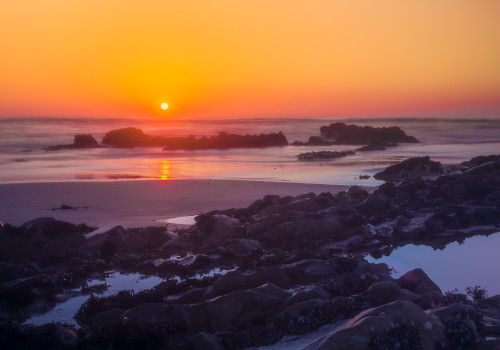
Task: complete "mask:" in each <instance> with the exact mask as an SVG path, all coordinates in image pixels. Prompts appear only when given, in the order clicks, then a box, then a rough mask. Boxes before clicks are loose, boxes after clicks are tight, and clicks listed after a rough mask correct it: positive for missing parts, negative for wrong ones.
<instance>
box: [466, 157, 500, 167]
mask: <svg viewBox="0 0 500 350" xmlns="http://www.w3.org/2000/svg"><path fill="white" fill-rule="evenodd" d="M489 162H500V154H497V155H489V156H477V157H474V158H472V159H470V160H468V161H465V162H463V163H461V164H460V165H463V166H466V167H467V168H474V167H476V166H479V165H483V164H485V163H489Z"/></svg>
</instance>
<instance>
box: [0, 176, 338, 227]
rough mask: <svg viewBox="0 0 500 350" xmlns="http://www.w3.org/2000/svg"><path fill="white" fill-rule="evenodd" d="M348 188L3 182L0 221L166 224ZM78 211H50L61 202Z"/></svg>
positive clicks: (192, 182) (221, 183)
mask: <svg viewBox="0 0 500 350" xmlns="http://www.w3.org/2000/svg"><path fill="white" fill-rule="evenodd" d="M346 189H347V186H337V185H316V184H302V183H283V182H262V181H237V180H168V181H154V180H150V181H148V180H137V181H101V182H97V181H95V182H93V181H88V182H87V181H81V182H47V183H17V184H0V221H2V222H3V223H9V224H12V225H16V226H17V225H20V224H22V223H24V222H26V221H28V220H31V219H34V218H38V217H54V218H56V219H59V220H63V221H68V222H72V223H75V224H78V223H86V224H88V225H94V226H97V227H100V228H107V227H112V226H115V225H122V226H126V227H140V226H153V225H154V226H155V225H164V224H165V222H164V221H159V220H165V219H168V218H173V217H178V216H186V215H196V214H200V213H203V212H209V211H212V210H216V209H229V208H240V207H246V206H248V205H250V204H251V203H252V202H253V201H255V200H257V199H260V198H262V197H263V196H265V195H267V194H276V195H280V196H286V195H291V196H296V195H300V194H303V193H308V192H314V193H316V194H319V193H321V192H332V193H337V192H339V191H344V190H346ZM63 204H64V205H68V206H72V207H79V208H78V209H76V210H72V209H69V210H52V208H59V207H61V205H63Z"/></svg>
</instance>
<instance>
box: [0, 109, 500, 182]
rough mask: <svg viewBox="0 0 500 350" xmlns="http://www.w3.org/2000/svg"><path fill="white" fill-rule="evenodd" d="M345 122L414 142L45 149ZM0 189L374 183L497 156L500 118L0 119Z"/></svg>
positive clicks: (313, 130)
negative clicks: (397, 171) (20, 185)
mask: <svg viewBox="0 0 500 350" xmlns="http://www.w3.org/2000/svg"><path fill="white" fill-rule="evenodd" d="M333 122H346V123H350V124H357V125H370V126H374V127H382V126H399V127H401V128H402V129H403V130H404V131H405V132H406V133H407V134H408V135H411V136H415V137H417V138H418V139H419V140H420V141H421V142H420V143H418V144H401V145H400V146H398V147H394V148H389V149H387V150H385V151H374V152H357V153H356V154H354V155H351V156H347V157H344V158H338V159H331V160H319V161H298V160H297V155H298V154H300V153H303V152H310V151H323V150H348V149H355V148H357V147H359V146H352V145H350V146H349V145H339V146H284V147H269V148H240V149H227V150H195V151H193V150H191V151H183V150H179V151H163V150H162V148H161V147H136V148H133V149H124V148H110V147H106V148H96V149H68V150H60V151H45V150H44V148H45V147H48V146H53V145H58V144H71V143H72V142H73V137H74V135H77V134H92V135H93V136H94V137H95V138H96V139H97V140H98V141H99V142H100V141H101V140H102V138H103V137H104V135H105V134H106V132H108V131H110V130H114V129H119V128H125V127H137V128H140V129H142V130H143V131H144V132H145V133H146V134H150V135H161V136H188V135H190V134H192V135H195V136H196V137H201V136H212V135H216V134H217V133H218V132H220V131H224V132H228V133H236V134H260V133H272V132H279V131H282V132H283V133H284V134H285V136H286V137H287V139H288V141H289V142H290V143H291V142H293V141H296V140H298V141H306V140H307V139H308V138H309V137H310V136H319V134H320V133H319V129H320V127H321V126H323V125H329V124H330V123H333ZM0 132H1V137H0V183H11V182H41V181H43V182H47V181H88V180H94V181H96V180H97V181H100V180H127V179H157V180H170V179H185V178H210V179H233V180H238V179H240V180H261V181H283V182H301V183H320V184H340V185H354V184H358V185H359V184H362V185H378V184H380V183H381V182H379V181H377V180H374V179H373V178H371V179H369V180H359V176H360V175H373V174H374V173H375V172H377V171H379V170H381V169H383V168H385V167H387V166H388V165H390V164H393V163H395V162H398V161H401V160H404V159H406V158H408V157H414V156H424V155H429V156H430V157H431V158H432V159H434V160H438V161H441V162H443V163H445V164H447V163H458V162H462V161H464V160H467V159H470V158H471V157H474V156H477V155H488V154H496V153H500V119H446V118H433V119H430V118H427V119H425V118H366V119H359V118H358V119H352V118H351V119H338V118H337V119H335V118H302V119H299V118H295V119H272V118H268V119H263V118H261V119H213V118H211V119H208V118H205V119H169V120H148V119H139V118H135V119H134V118H128V119H116V118H42V117H39V118H5V117H3V118H0Z"/></svg>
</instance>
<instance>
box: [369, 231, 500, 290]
mask: <svg viewBox="0 0 500 350" xmlns="http://www.w3.org/2000/svg"><path fill="white" fill-rule="evenodd" d="M367 260H368V261H369V262H375V263H381V262H382V263H386V264H387V265H389V267H393V268H394V269H395V272H394V273H393V277H399V276H401V275H403V274H404V273H406V272H408V271H410V270H413V269H415V268H418V267H420V268H421V269H423V270H424V271H425V272H426V273H427V275H428V276H429V277H430V278H431V279H432V280H433V281H434V282H436V284H437V285H438V286H439V287H440V288H441V289H442V290H443V292H444V291H448V290H452V289H455V288H457V289H458V290H459V291H462V292H463V291H464V289H465V288H466V287H468V286H474V285H480V286H481V287H483V288H486V290H487V291H488V293H489V295H490V296H492V295H496V294H500V270H499V269H498V266H500V232H497V233H494V234H491V235H489V236H474V237H471V238H468V239H466V240H465V241H464V242H463V243H462V244H459V243H457V242H454V243H450V244H449V245H447V246H446V248H445V249H444V250H434V249H433V248H431V247H428V246H423V245H421V246H416V245H413V244H408V245H406V246H404V247H401V248H398V249H396V250H394V251H393V252H392V254H391V255H390V256H384V257H382V258H380V259H374V258H372V257H371V256H368V257H367Z"/></svg>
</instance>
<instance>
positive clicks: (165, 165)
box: [160, 159, 170, 180]
mask: <svg viewBox="0 0 500 350" xmlns="http://www.w3.org/2000/svg"><path fill="white" fill-rule="evenodd" d="M160 179H161V180H169V179H170V161H169V160H166V159H165V160H161V161H160Z"/></svg>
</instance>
